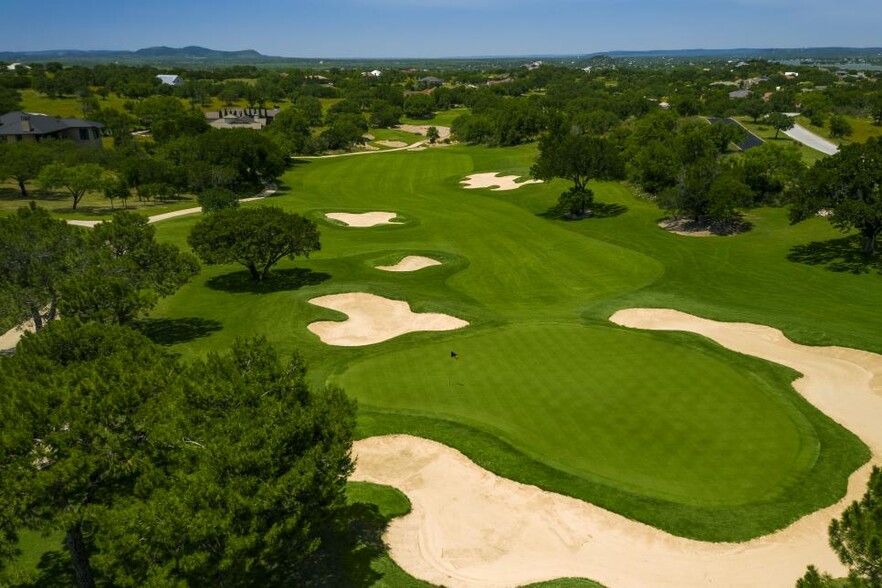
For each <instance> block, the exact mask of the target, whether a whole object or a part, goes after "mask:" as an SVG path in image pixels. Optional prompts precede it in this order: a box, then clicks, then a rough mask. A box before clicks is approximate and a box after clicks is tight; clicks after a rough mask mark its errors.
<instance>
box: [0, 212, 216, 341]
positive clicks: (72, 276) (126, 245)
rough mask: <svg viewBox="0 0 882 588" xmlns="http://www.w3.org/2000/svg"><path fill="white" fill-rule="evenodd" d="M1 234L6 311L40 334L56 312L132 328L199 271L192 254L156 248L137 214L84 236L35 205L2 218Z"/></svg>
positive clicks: (0, 276) (0, 294)
mask: <svg viewBox="0 0 882 588" xmlns="http://www.w3.org/2000/svg"><path fill="white" fill-rule="evenodd" d="M0 233H2V234H3V240H2V242H0V309H2V311H3V312H2V314H3V316H7V317H11V318H14V319H15V320H16V322H21V321H24V320H27V319H30V320H32V321H33V322H34V325H35V327H36V329H37V330H38V331H39V330H41V329H42V328H43V326H44V325H45V323H46V322H47V321H51V320H52V319H54V318H55V317H56V315H57V314H58V313H60V314H61V315H62V316H65V317H73V318H79V319H81V320H88V321H95V322H100V323H105V324H111V323H113V324H129V323H131V322H132V320H133V319H135V318H137V317H138V316H139V315H141V314H143V313H144V312H146V311H148V310H150V309H151V308H153V306H154V305H155V304H156V302H157V301H158V299H159V298H160V297H161V296H168V295H170V294H172V293H174V292H175V291H176V290H177V289H178V288H180V287H181V286H182V285H183V284H185V283H186V282H187V281H188V280H189V279H190V278H192V277H193V276H194V275H195V274H196V273H197V272H198V271H199V264H198V262H197V261H196V259H195V257H194V256H192V255H190V254H188V253H182V252H180V251H179V250H178V249H177V247H175V246H173V245H170V244H165V243H158V242H157V241H156V239H155V234H154V233H155V229H154V227H152V226H151V225H149V224H147V219H146V218H145V217H143V216H141V215H138V214H135V213H131V212H124V211H120V212H118V213H116V214H115V215H114V217H113V219H112V220H111V221H108V222H103V223H100V224H98V225H97V226H96V227H95V228H94V229H92V230H90V231H86V230H84V229H82V228H80V227H74V226H72V225H69V224H67V223H66V222H64V221H63V220H58V219H54V218H52V217H51V216H50V215H49V213H48V212H47V211H46V210H45V209H42V208H39V207H37V206H35V205H33V204H32V205H31V206H30V207H28V208H20V209H19V210H18V211H16V213H15V214H13V215H10V216H8V217H4V218H0Z"/></svg>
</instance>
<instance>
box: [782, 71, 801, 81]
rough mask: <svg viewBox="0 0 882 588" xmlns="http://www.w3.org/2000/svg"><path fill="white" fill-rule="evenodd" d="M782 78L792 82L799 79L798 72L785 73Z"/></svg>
mask: <svg viewBox="0 0 882 588" xmlns="http://www.w3.org/2000/svg"><path fill="white" fill-rule="evenodd" d="M784 77H785V78H787V79H788V80H792V79H795V78H798V77H799V72H798V71H785V72H784Z"/></svg>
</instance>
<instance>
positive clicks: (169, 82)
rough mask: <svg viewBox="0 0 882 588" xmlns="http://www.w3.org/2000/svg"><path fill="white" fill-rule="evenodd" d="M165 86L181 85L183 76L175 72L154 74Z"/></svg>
mask: <svg viewBox="0 0 882 588" xmlns="http://www.w3.org/2000/svg"><path fill="white" fill-rule="evenodd" d="M156 77H157V79H159V81H160V82H162V83H163V84H165V85H166V86H183V85H184V78H182V77H181V76H179V75H175V74H159V75H157V76H156Z"/></svg>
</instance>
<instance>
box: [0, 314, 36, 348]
mask: <svg viewBox="0 0 882 588" xmlns="http://www.w3.org/2000/svg"><path fill="white" fill-rule="evenodd" d="M35 330H36V329H35V328H34V321H33V320H32V319H31V320H28V321H25V322H24V323H22V324H20V325H18V326H17V327H12V328H11V329H9V330H8V331H6V332H5V333H3V334H2V335H0V352H8V351H11V350H12V349H15V346H16V345H18V342H19V340H21V337H22V335H24V334H25V333H33V332H34V331H35Z"/></svg>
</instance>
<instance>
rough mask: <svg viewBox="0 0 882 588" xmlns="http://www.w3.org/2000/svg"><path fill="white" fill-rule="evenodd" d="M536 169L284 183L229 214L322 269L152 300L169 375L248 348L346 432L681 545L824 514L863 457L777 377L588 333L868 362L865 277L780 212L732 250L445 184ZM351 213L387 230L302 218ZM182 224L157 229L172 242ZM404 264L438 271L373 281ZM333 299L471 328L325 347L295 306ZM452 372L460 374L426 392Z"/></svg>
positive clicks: (512, 159)
mask: <svg viewBox="0 0 882 588" xmlns="http://www.w3.org/2000/svg"><path fill="white" fill-rule="evenodd" d="M534 157H535V148H534V147H532V146H526V147H521V148H515V149H485V148H475V147H449V148H442V149H432V150H428V151H424V152H420V153H393V154H384V155H380V156H371V155H368V156H362V157H350V158H339V159H330V160H313V161H310V162H308V163H300V164H298V165H297V166H296V167H295V168H294V169H293V170H292V171H291V172H289V173H288V174H287V176H286V178H285V182H286V184H287V185H288V187H289V191H287V192H285V193H283V194H282V195H280V196H277V197H275V198H273V199H269V200H267V201H264V202H262V203H254V204H250V205H251V206H253V205H256V206H260V205H266V204H276V205H279V206H282V207H283V208H286V209H288V210H292V211H297V212H300V213H303V214H306V215H307V216H309V217H311V218H314V219H316V220H317V221H318V222H319V223H320V225H321V230H322V242H323V250H322V251H321V252H320V253H318V254H316V255H314V256H313V258H312V259H310V260H308V261H307V260H299V261H296V262H288V261H285V262H283V263H282V264H280V266H279V271H278V272H277V274H276V279H274V280H273V281H271V282H269V283H267V284H265V285H262V286H258V287H255V286H253V285H251V284H250V283H249V282H248V281H247V280H246V279H245V277H244V273H243V272H242V271H241V270H240V269H239V268H236V267H234V266H221V267H209V268H205V269H204V270H203V272H202V274H201V275H200V276H199V277H198V278H197V279H196V280H195V281H194V282H193V283H191V284H189V285H188V286H186V287H185V288H184V289H182V290H181V291H180V292H179V293H178V294H177V295H176V296H174V297H172V298H169V299H166V300H164V301H163V302H162V303H161V304H160V306H159V307H158V308H157V311H156V313H155V316H154V320H153V321H152V322H151V323H150V324H149V328H150V329H151V330H152V332H153V333H154V335H155V336H158V337H159V338H160V339H162V340H164V341H166V342H169V343H177V344H176V345H175V349H176V350H177V351H179V352H181V353H183V354H184V355H199V354H202V353H204V352H206V351H208V350H211V349H217V348H221V347H223V346H226V345H229V344H230V343H232V341H233V340H234V339H235V338H236V337H240V336H252V335H266V336H267V337H268V338H269V339H270V340H272V341H274V342H275V343H277V344H278V345H280V346H281V347H282V348H283V349H286V350H289V351H293V350H299V351H301V352H302V353H303V354H304V355H305V356H306V357H307V359H308V360H309V361H310V365H312V366H313V372H312V377H313V378H314V380H315V383H317V384H322V383H324V382H326V381H329V380H330V381H339V382H342V383H343V384H345V386H346V389H347V392H349V393H350V394H351V395H353V396H354V397H356V398H358V399H359V400H360V401H361V402H362V411H361V416H360V420H359V426H360V432H361V434H363V435H371V434H380V433H385V432H413V433H416V434H420V435H423V436H426V437H429V438H433V439H437V440H439V441H441V442H444V443H447V444H449V445H451V446H453V447H456V448H457V449H460V450H462V451H463V452H464V453H466V454H467V455H468V456H469V457H471V458H472V459H474V460H476V461H477V462H478V463H480V464H481V465H483V466H484V467H487V468H489V469H491V470H493V471H495V472H497V473H500V474H502V475H505V476H507V477H511V478H514V479H518V480H521V481H525V482H529V483H534V484H538V485H540V486H542V487H545V488H549V489H553V490H555V491H559V492H563V493H567V494H570V495H573V496H578V497H580V498H584V499H586V500H590V501H591V502H595V503H597V504H601V505H603V506H605V507H607V508H611V509H612V510H615V511H617V512H620V513H622V514H625V515H626V516H629V517H632V518H635V519H638V520H643V521H647V522H650V523H651V524H654V525H656V526H659V527H661V528H664V529H666V530H669V531H671V532H675V533H677V534H681V535H685V536H691V537H700V538H704V539H712V540H733V539H745V538H748V537H752V536H756V535H759V534H763V533H767V532H769V531H771V530H773V529H775V528H779V527H781V526H783V525H785V524H786V523H787V522H789V521H791V520H793V519H794V518H796V517H798V516H800V515H801V514H805V513H807V512H809V511H811V510H814V509H816V508H818V507H819V506H821V505H823V504H829V503H830V502H832V501H834V500H835V499H836V498H837V497H838V496H840V495H841V494H842V492H843V491H844V487H845V480H846V476H847V474H848V473H849V472H851V471H852V470H853V469H854V468H855V467H857V465H859V464H860V463H861V462H862V461H864V460H865V459H866V457H867V452H866V449H865V448H864V447H863V446H862V444H860V442H859V441H857V440H856V439H855V438H854V437H853V436H851V435H850V434H848V433H847V432H846V431H844V430H843V429H842V428H841V427H839V426H838V425H835V424H834V423H832V422H830V421H829V420H828V419H826V418H825V417H823V415H820V414H819V413H818V412H817V411H815V410H814V409H813V408H812V407H811V406H809V405H807V403H805V402H804V401H803V400H802V399H801V398H800V397H799V396H798V395H797V394H796V393H795V392H794V391H793V390H792V389H791V387H790V386H789V381H790V380H791V379H792V378H793V376H794V375H793V373H792V372H790V371H788V370H785V369H783V368H780V367H778V366H771V365H769V364H767V363H765V362H762V361H759V360H755V359H750V358H745V357H743V356H739V355H737V354H735V353H732V352H729V351H727V350H724V349H721V348H719V347H718V346H716V345H714V344H711V343H710V342H707V341H706V340H703V339H701V338H699V337H696V336H692V335H685V334H677V333H653V334H648V333H639V332H633V331H629V330H626V329H622V328H619V327H616V326H614V325H611V324H609V323H608V322H607V320H606V319H607V317H608V316H609V314H610V313H611V312H613V311H614V310H616V309H618V308H624V307H629V306H638V305H640V306H660V307H672V308H678V309H681V310H684V311H686V312H692V313H695V314H699V315H702V316H707V317H710V318H717V319H722V320H744V321H751V322H758V323H763V324H768V325H771V326H775V327H778V328H782V329H783V330H784V331H785V332H786V333H787V334H788V335H789V336H791V337H792V338H794V339H796V340H799V341H801V342H807V343H815V344H827V343H837V344H844V345H850V346H855V347H863V348H868V349H873V350H875V351H882V342H880V341H879V339H878V330H879V326H880V321H879V318H878V313H877V312H876V310H875V309H874V307H873V303H872V302H873V301H874V300H879V299H882V279H880V276H879V275H878V271H877V270H878V268H876V267H872V266H867V265H866V264H863V265H862V263H863V262H861V261H860V259H858V258H855V257H853V256H851V253H850V252H851V250H852V247H853V246H855V245H856V244H854V243H852V241H851V239H850V238H849V237H845V238H842V236H841V235H839V234H837V233H836V232H834V231H833V230H832V229H830V228H829V226H828V225H827V224H826V222H825V221H822V220H820V219H818V220H816V221H808V222H807V223H804V224H802V225H798V226H795V227H790V226H789V225H788V224H787V221H786V214H785V211H781V210H760V211H757V212H756V213H755V214H753V215H752V216H751V217H750V219H749V220H750V221H751V222H752V223H753V225H754V227H753V230H752V231H750V232H748V233H746V234H743V235H739V236H735V237H726V238H711V239H697V238H687V237H681V236H677V235H671V234H668V233H666V232H664V231H662V230H660V229H658V227H657V226H656V222H657V221H658V219H659V217H660V216H661V215H660V213H659V211H658V209H657V208H656V207H655V206H654V205H653V204H651V203H648V202H645V201H642V200H638V199H635V198H634V196H633V195H632V193H631V191H630V190H629V189H628V188H627V187H625V186H623V185H619V184H598V185H596V186H594V189H595V192H596V193H597V195H598V199H599V200H600V201H602V202H604V203H607V204H608V205H609V206H607V207H605V208H604V209H603V210H599V212H601V213H602V214H598V215H597V216H595V217H594V218H589V219H586V220H584V221H579V222H565V221H552V220H549V219H547V218H543V216H542V214H543V213H544V212H545V211H547V209H548V208H549V207H550V206H551V205H552V204H553V203H554V202H555V200H556V198H557V195H558V194H559V193H560V192H561V191H563V189H565V187H566V183H564V182H553V183H551V184H545V185H537V186H527V187H524V188H521V189H519V190H517V191H513V192H492V191H489V190H464V189H462V188H461V186H460V184H459V180H460V179H461V178H463V177H464V176H466V175H468V174H470V173H474V172H483V171H499V172H503V173H506V174H508V173H514V174H518V175H526V173H527V170H528V169H529V165H530V163H531V162H532V159H533V158H534ZM370 210H391V211H396V212H397V213H398V214H399V215H400V217H401V218H402V220H403V221H404V222H403V224H401V225H398V226H385V227H376V228H371V229H356V228H348V227H342V226H339V225H336V224H332V223H330V222H326V221H324V220H323V214H324V213H325V212H330V211H347V212H365V211H370ZM195 222H196V219H195V218H180V219H175V220H172V221H168V222H165V223H162V224H160V225H157V229H158V231H159V235H160V237H161V238H163V239H166V240H168V241H171V242H175V243H178V244H180V245H185V242H186V235H187V233H188V232H189V230H190V228H191V227H192V225H193V224H194V223H195ZM408 254H420V255H428V256H430V257H435V258H437V259H439V260H441V261H443V262H444V265H442V266H437V267H432V268H427V269H424V270H421V271H419V272H415V273H404V274H390V273H387V272H380V271H377V270H375V269H374V266H375V265H379V264H381V263H389V262H394V261H397V260H398V259H400V258H401V257H403V256H404V255H408ZM831 269H836V270H840V271H830V270H831ZM842 270H845V271H842ZM349 291H368V292H372V293H375V294H379V295H382V296H388V297H390V298H396V299H402V300H407V301H409V302H410V303H411V305H412V307H413V308H414V309H415V310H416V311H421V312H422V311H429V312H444V313H448V314H453V315H455V316H458V317H460V318H463V319H466V320H468V321H470V323H471V326H470V327H469V328H467V329H464V330H462V331H458V332H454V333H414V334H410V335H406V336H403V337H399V338H397V339H393V340H391V341H388V342H385V343H382V344H378V345H373V346H368V347H362V348H337V347H329V346H325V345H323V344H321V343H320V342H319V341H318V340H317V338H316V337H315V336H314V335H312V334H311V333H309V332H308V331H307V330H306V325H307V324H309V323H310V322H312V321H315V320H327V319H331V320H334V319H336V320H340V319H341V318H342V316H341V315H339V314H338V313H335V312H332V311H328V310H325V309H321V308H317V307H315V306H312V305H310V304H309V303H308V300H309V299H310V298H313V297H315V296H320V295H325V294H331V293H338V292H349ZM450 350H456V351H457V352H458V353H460V355H461V357H462V359H461V360H459V361H457V362H453V361H452V360H450V358H449V351H450ZM452 369H457V370H459V371H460V373H458V375H456V377H454V375H452V374H451V377H450V378H449V379H448V378H447V375H448V372H449V370H452ZM445 370H446V371H445ZM457 383H462V384H463V385H462V386H458V385H456V384H457ZM460 388H461V389H460Z"/></svg>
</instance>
